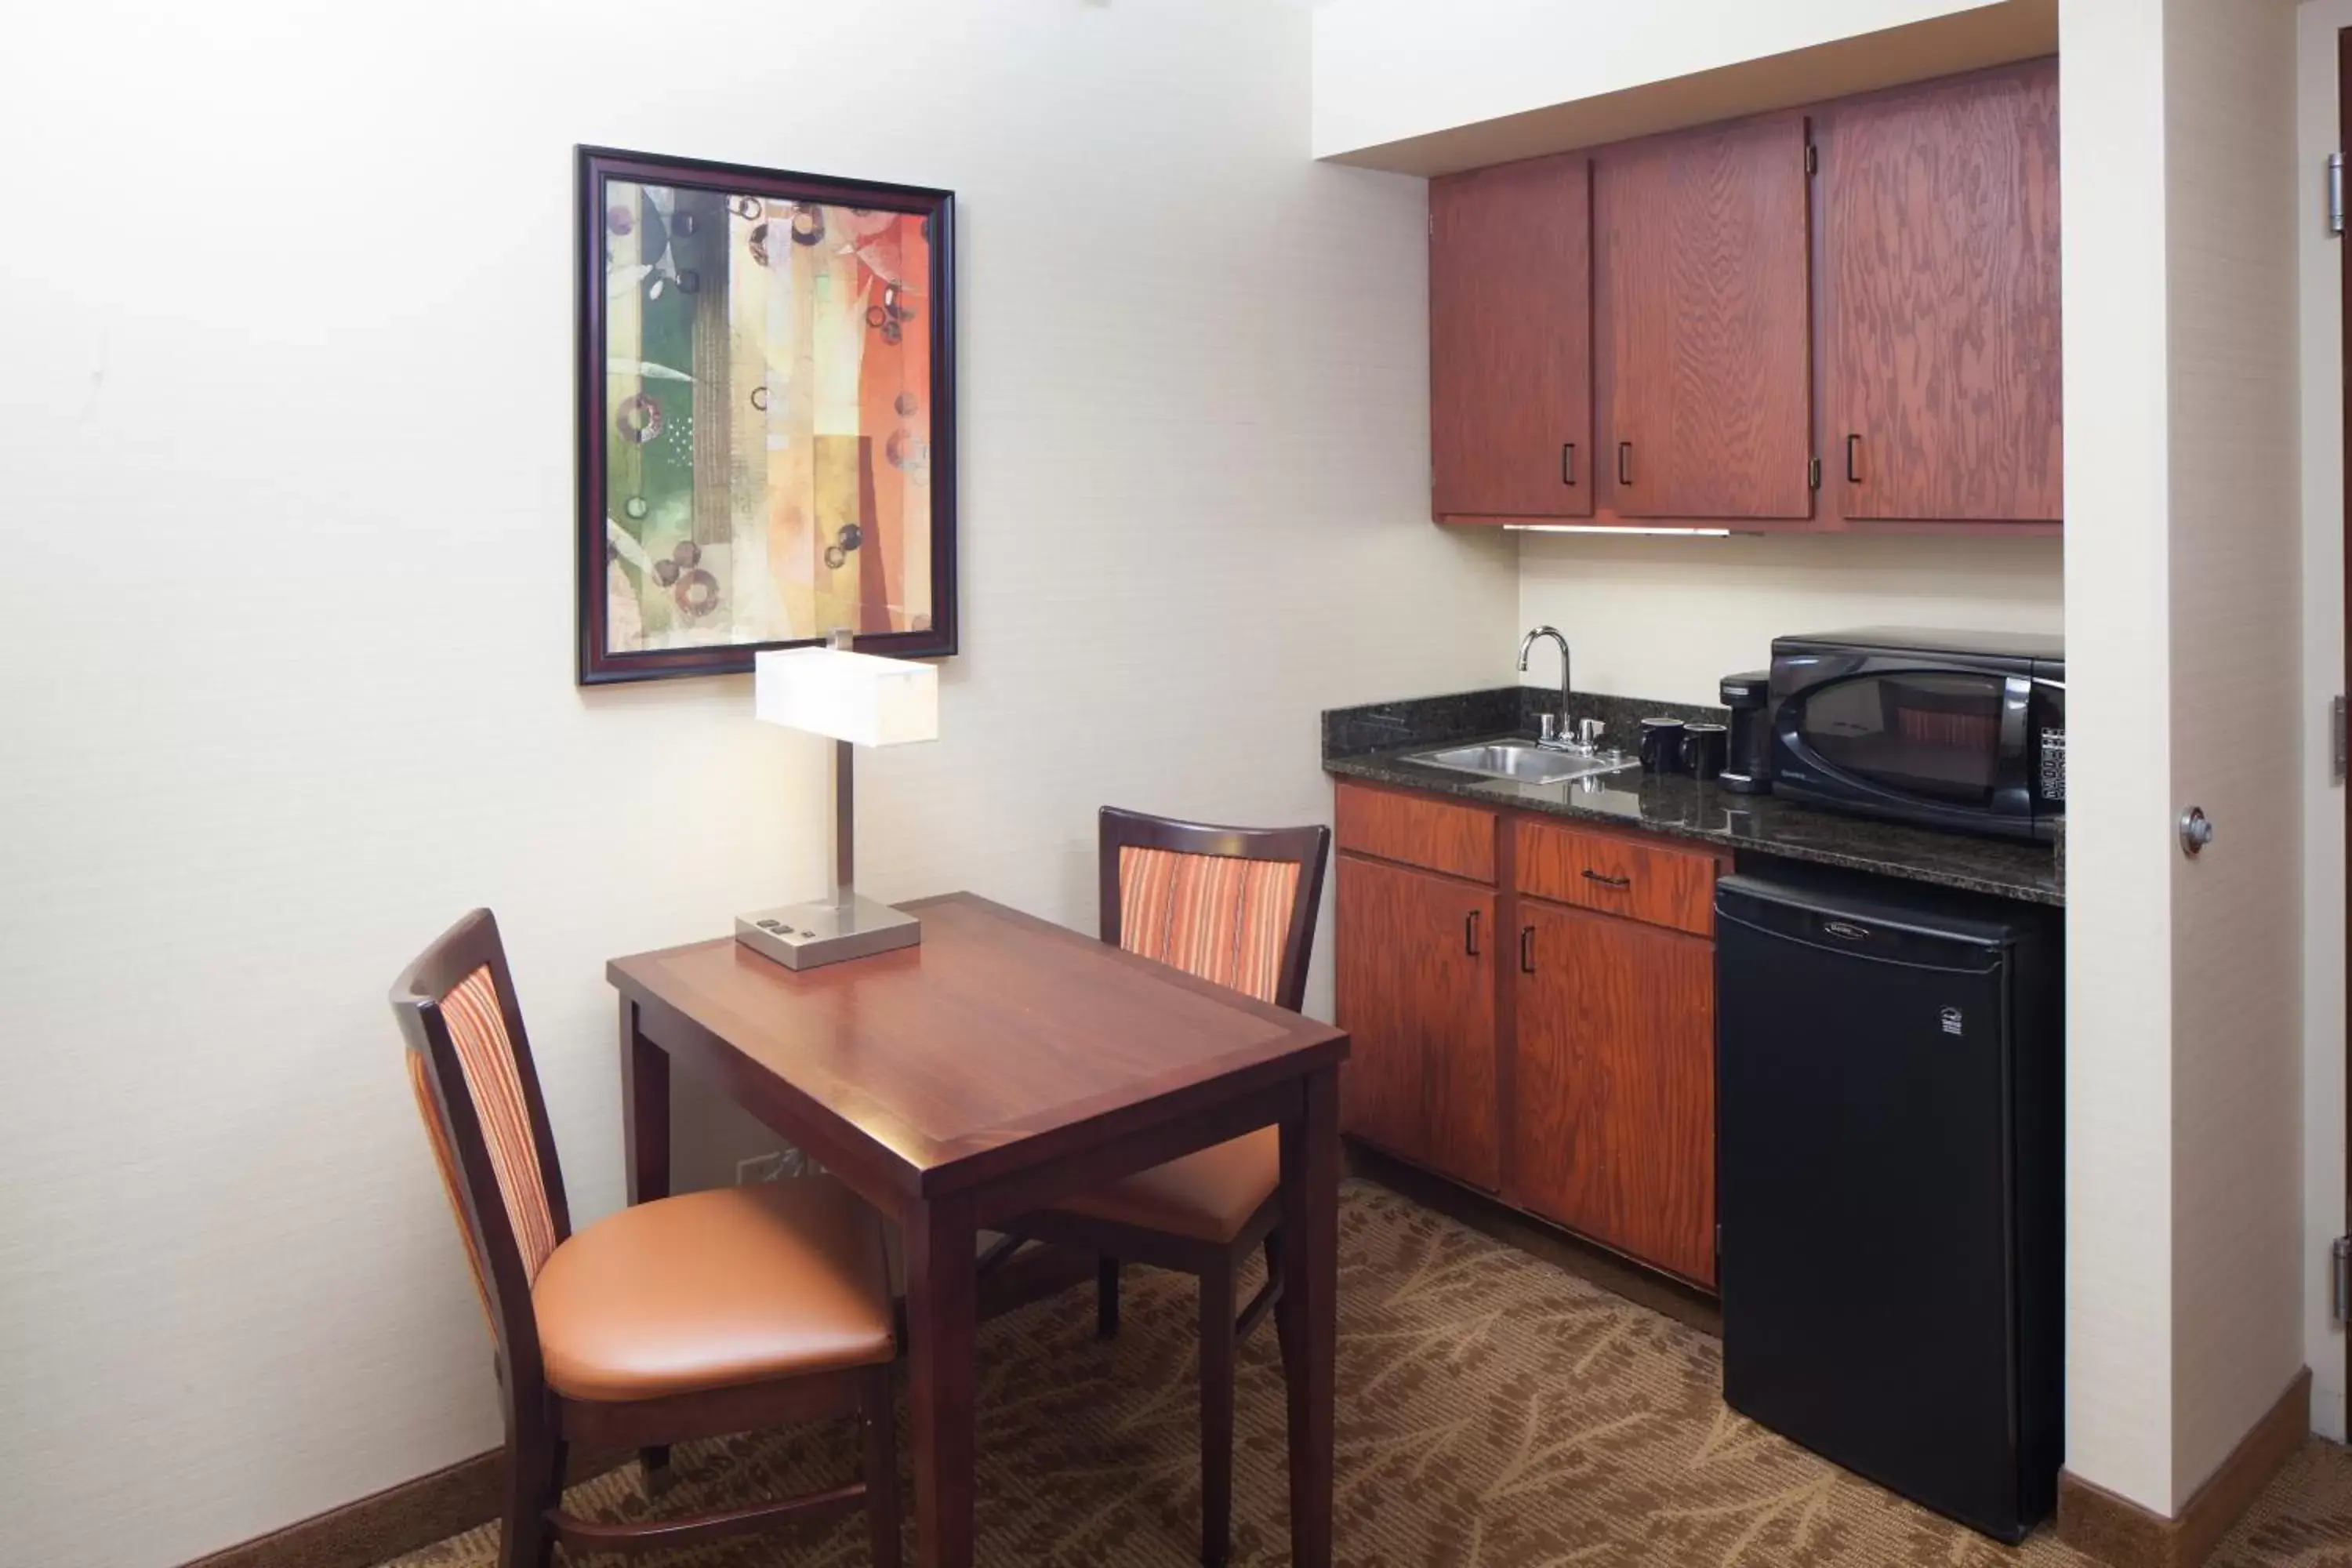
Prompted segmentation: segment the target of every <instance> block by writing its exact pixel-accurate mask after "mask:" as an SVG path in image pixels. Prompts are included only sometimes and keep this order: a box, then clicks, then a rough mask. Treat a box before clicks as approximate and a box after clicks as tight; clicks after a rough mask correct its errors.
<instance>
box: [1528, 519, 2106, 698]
mask: <svg viewBox="0 0 2352 1568" xmlns="http://www.w3.org/2000/svg"><path fill="white" fill-rule="evenodd" d="M1515 537H1516V538H1517V539H1518V541H1519V624H1520V626H1522V627H1523V628H1524V627H1527V626H1538V625H1542V624H1544V623H1547V622H1548V623H1549V624H1550V625H1553V626H1558V627H1559V628H1560V630H1561V632H1562V633H1563V634H1564V635H1566V637H1568V641H1569V646H1570V648H1571V649H1573V650H1574V652H1575V656H1576V685H1577V689H1579V690H1582V691H1602V692H1609V693H1612V694H1613V695H1616V696H1620V697H1647V698H1653V699H1655V700H1660V701H1667V702H1707V703H1712V702H1715V701H1717V700H1719V694H1718V692H1717V682H1718V681H1720V680H1721V679H1723V678H1724V677H1725V676H1727V675H1730V674H1733V673H1736V672H1738V671H1739V670H1746V669H1760V668H1763V667H1764V666H1765V664H1766V663H1768V662H1769V658H1770V656H1771V646H1772V639H1773V638H1774V637H1779V636H1781V635H1782V634H1784V633H1794V632H1820V631H1834V630H1837V629H1839V628H1841V627H1844V626H1948V627H1956V628H1959V629H1962V630H1968V631H2037V632H2054V631H2058V630H2061V629H2062V628H2063V626H2064V624H2065V622H2064V604H2063V576H2062V571H2063V568H2062V562H2061V553H2060V549H2059V542H2058V541H2057V540H2055V539H2049V538H2042V539H2028V538H2018V539H1954V538H1935V537H1916V538H1903V539H1874V538H1864V537H1843V536H1833V535H1814V536H1811V537H1807V536H1803V535H1796V534H1780V535H1768V536H1765V537H1761V538H1733V539H1716V538H1709V537H1705V536H1699V537H1693V538H1687V539H1683V538H1661V537H1654V536H1648V535H1640V534H1570V533H1522V534H1517V535H1515ZM1519 679H1520V680H1521V681H1522V682H1524V683H1526V684H1528V685H1534V686H1551V685H1554V684H1556V683H1557V680H1558V675H1557V672H1555V671H1553V670H1552V669H1551V667H1550V665H1549V663H1548V662H1545V661H1538V663H1537V665H1536V668H1532V669H1530V670H1529V671H1528V673H1527V674H1525V675H1523V676H1521V677H1520V678H1519Z"/></svg>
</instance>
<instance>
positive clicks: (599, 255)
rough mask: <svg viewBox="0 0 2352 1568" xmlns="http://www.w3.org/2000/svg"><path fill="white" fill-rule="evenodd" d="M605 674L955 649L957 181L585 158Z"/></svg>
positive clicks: (584, 471) (590, 404)
mask: <svg viewBox="0 0 2352 1568" xmlns="http://www.w3.org/2000/svg"><path fill="white" fill-rule="evenodd" d="M578 178H579V209H580V210H579V228H580V236H579V237H580V277H579V289H580V321H579V332H580V363H579V383H580V410H579V427H580V428H579V448H580V451H579V456H580V478H579V484H580V517H579V530H580V541H579V549H580V584H579V592H580V649H579V679H580V680H581V682H582V683H583V684H597V683H603V682H607V681H616V680H636V679H654V678H659V677H665V676H677V675H706V674H717V673H724V672H729V671H737V670H745V669H749V668H751V658H752V655H753V654H755V653H756V652H757V651H758V650H760V649H761V648H766V647H787V646H790V645H792V644H795V643H814V642H820V641H823V640H824V639H825V638H826V637H829V636H830V635H831V634H832V633H833V632H834V631H835V629H837V628H843V627H846V628H849V629H851V630H853V631H855V632H856V647H859V648H860V649H863V650H865V651H866V652H872V653H885V654H896V655H902V656H922V655H937V654H949V653H952V652H954V651H955V647H956V643H955V626H956V621H955V468H954V452H955V442H954V432H955V418H954V406H953V389H954V338H953V303H954V289H953V283H952V279H953V275H954V274H953V268H952V265H951V257H952V252H953V244H954V233H953V231H954V197H953V195H951V194H950V193H949V192H946V191H939V190H929V189H924V188H920V187H915V186H908V185H889V184H860V183H856V182H850V181H844V180H835V179H827V178H821V177H818V176H814V175H808V174H787V173H784V172H782V171H781V170H765V169H752V168H745V167H741V166H739V165H734V164H723V163H702V162H698V161H694V160H687V159H677V158H656V157H653V156H650V155H647V154H643V153H620V152H614V151H612V150H609V149H604V148H593V147H583V148H581V149H580V150H579V167H578Z"/></svg>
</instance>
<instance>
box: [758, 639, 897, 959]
mask: <svg viewBox="0 0 2352 1568" xmlns="http://www.w3.org/2000/svg"><path fill="white" fill-rule="evenodd" d="M850 636H851V634H850V633H848V632H845V631H838V632H835V633H834V634H833V637H832V640H831V643H830V645H829V646H827V647H789V648H775V649H772V650H770V651H768V652H766V653H762V654H761V655H760V656H759V657H758V658H755V659H754V660H753V661H752V674H751V692H752V706H753V711H754V713H755V715H756V716H757V717H758V718H759V719H760V720H761V721H763V722H765V723H770V724H782V725H784V726H785V727H787V728H789V729H793V730H805V731H809V732H810V733H812V734H816V735H824V736H827V737H829V738H830V739H831V740H832V741H833V742H834V764H833V890H832V892H831V893H830V894H829V895H828V896H826V897H825V898H824V899H822V900H817V901H815V902H813V903H805V904H787V905H784V906H783V907H782V908H781V909H773V910H760V911H758V912H757V913H755V914H748V915H738V916H736V917H735V940H736V941H738V942H741V943H742V944H743V945H744V946H746V947H748V948H751V950H752V951H753V952H758V953H761V954H763V955H765V956H766V957H769V958H772V959H774V960H775V961H776V962H777V963H781V964H783V965H784V966H785V967H786V968H789V969H814V968H816V967H817V966H818V965H819V964H825V963H839V962H841V961H842V960H843V959H845V958H863V957H865V956H866V954H868V953H874V952H889V951H890V950H891V949H892V948H894V947H912V946H914V945H915V944H916V943H917V942H920V941H922V940H923V928H922V924H921V922H919V921H917V920H916V919H915V917H914V916H912V915H909V914H903V913H901V912H900V911H898V910H894V909H892V908H891V907H890V906H889V905H887V904H883V903H877V902H876V901H875V900H872V899H864V898H860V897H858V895H857V888H856V882H857V813H856V794H855V791H854V789H853V787H852V768H853V759H854V758H855V756H856V748H857V747H859V746H898V745H904V744H906V743H908V742H911V741H936V740H938V739H939V738H940V672H939V670H938V669H937V668H935V667H934V666H931V665H928V664H914V663H910V662H909V661H908V660H906V659H898V658H876V657H875V656H874V655H872V654H866V653H852V652H851V651H850V647H849V645H850Z"/></svg>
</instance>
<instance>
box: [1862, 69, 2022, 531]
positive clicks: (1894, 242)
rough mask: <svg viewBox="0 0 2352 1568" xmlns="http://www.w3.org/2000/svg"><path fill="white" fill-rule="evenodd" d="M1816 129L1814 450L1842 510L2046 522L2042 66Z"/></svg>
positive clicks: (1901, 100)
mask: <svg viewBox="0 0 2352 1568" xmlns="http://www.w3.org/2000/svg"><path fill="white" fill-rule="evenodd" d="M1820 124H1821V131H1820V143H1821V157H1822V170H1821V178H1822V231H1823V233H1822V261H1823V270H1824V273H1825V277H1824V279H1823V282H1824V296H1825V300H1824V314H1825V315H1826V317H1827V321H1826V331H1825V332H1824V334H1823V337H1824V344H1825V346H1824V358H1825V360H1826V362H1827V363H1826V364H1825V366H1824V374H1826V376H1827V378H1828V383H1829V405H1828V406H1829V422H1830V428H1829V431H1828V432H1827V436H1828V439H1827V440H1826V441H1825V442H1824V443H1823V445H1824V447H1826V448H1827V450H1826V451H1825V452H1824V458H1826V466H1827V468H1828V470H1829V471H1828V474H1827V476H1826V482H1828V483H1829V484H1832V485H1834V486H1837V487H1839V488H1840V489H1842V490H1843V492H1844V493H1843V497H1842V501H1843V511H1844V514H1845V515H1846V516H1847V517H1849V518H1853V519H1857V520H1873V521H1875V520H1885V521H2055V520H2057V519H2058V518H2059V517H2060V516H2061V515H2062V508H2061V498H2060V489H2059V472H2060V470H2059V447H2060V426H2059V386H2060V383H2059V342H2058V321H2059V317H2058V69H2057V65H2056V62H2055V61H2050V60H2042V61H2036V62H2034V63H2033V64H2032V65H2028V66H2024V67H2015V68H2007V69H2003V70H1999V71H1992V72H1987V73H1984V74H1981V75H1977V76H1970V77H1961V78H1957V79H1952V80H1949V81H1941V82H1933V83H1928V84H1927V85H1925V86H1921V87H1912V88H1905V89H1898V90H1896V91H1894V92H1888V93H1883V94H1879V95H1876V96H1874V97H1870V98H1864V99H1856V100H1849V101H1845V102H1841V103H1838V104H1834V105H1832V106H1831V107H1830V108H1829V109H1828V110H1826V111H1825V112H1824V113H1822V115H1821V117H1820Z"/></svg>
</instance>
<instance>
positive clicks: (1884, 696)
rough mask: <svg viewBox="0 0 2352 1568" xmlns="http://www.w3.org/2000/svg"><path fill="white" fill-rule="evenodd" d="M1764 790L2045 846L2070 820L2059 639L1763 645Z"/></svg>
mask: <svg viewBox="0 0 2352 1568" xmlns="http://www.w3.org/2000/svg"><path fill="white" fill-rule="evenodd" d="M1771 706H1772V792H1773V793H1774V794H1775V795H1785V796H1787V797H1789V798H1790V799H1792V800H1803V801H1811V802H1816V803H1818V804H1820V805H1831V806H1836V807H1839V808H1841V809H1843V810H1847V811H1857V812H1863V813H1866V814H1867V815H1869V816H1885V817H1891V818H1894V819H1895V820H1896V821H1900V822H1915V823H1918V824H1920V825H1921V826H1927V827H1945V828H1954V829H1958V830H1959V831H1961V832H1965V833H1987V834H1994V835H1998V836H2000V837H2005V838H2032V839H2041V840H2044V841H2047V840H2049V839H2051V838H2053V837H2056V835H2057V824H2058V820H2059V818H2060V817H2062V816H2064V815H2065V811H2066V651H2065V644H2064V643H2063V640H2062V639H2061V638H2059V637H2048V636H2035V635H2030V634H2020V633H2014V632H1940V631H1906V630H1904V629H1902V628H1899V627H1895V626H1867V627H1864V628H1863V629H1861V630H1858V631H1850V632H1823V633H1821V634H1818V635H1815V636H1809V637H1775V638H1773V639H1772V678H1771Z"/></svg>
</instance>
